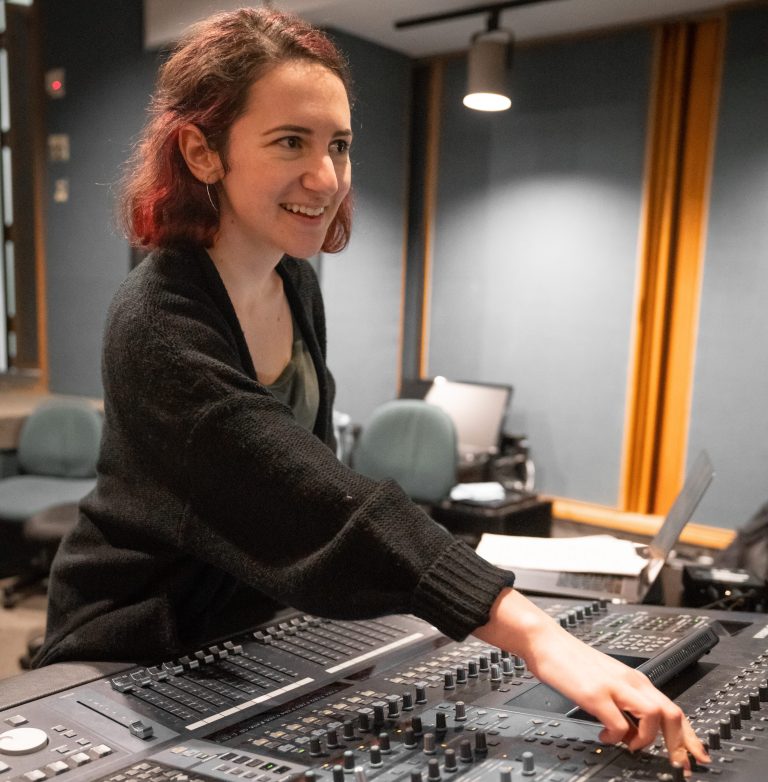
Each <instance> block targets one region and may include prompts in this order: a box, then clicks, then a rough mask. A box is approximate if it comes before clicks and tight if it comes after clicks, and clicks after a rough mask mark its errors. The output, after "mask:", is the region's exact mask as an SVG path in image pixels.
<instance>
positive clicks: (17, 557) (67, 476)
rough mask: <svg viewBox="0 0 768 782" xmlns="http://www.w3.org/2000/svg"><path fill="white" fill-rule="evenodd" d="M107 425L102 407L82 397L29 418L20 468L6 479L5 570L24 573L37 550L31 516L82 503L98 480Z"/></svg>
mask: <svg viewBox="0 0 768 782" xmlns="http://www.w3.org/2000/svg"><path fill="white" fill-rule="evenodd" d="M101 429H102V416H101V413H100V412H99V411H98V410H96V409H95V408H94V407H93V406H92V405H90V404H88V403H87V402H85V401H81V400H76V399H72V400H70V399H56V400H51V401H49V402H44V403H43V404H42V405H40V406H39V407H37V408H36V409H35V410H34V411H33V412H32V413H31V415H30V416H29V417H28V418H27V419H26V420H25V422H24V424H23V425H22V428H21V432H20V435H19V444H18V450H17V463H18V474H17V475H11V476H9V477H7V478H3V479H0V537H1V538H2V540H3V541H4V543H5V546H4V549H5V551H4V552H3V553H4V556H3V562H2V570H3V572H2V575H15V574H18V573H23V572H24V571H25V570H27V569H28V567H29V564H30V559H31V557H32V555H33V554H35V553H36V546H35V544H34V543H31V542H30V541H28V540H26V539H25V536H24V532H23V530H24V524H25V522H26V521H27V520H28V519H30V518H32V517H34V516H35V515H37V514H39V513H41V512H42V511H45V510H46V509H48V508H50V507H51V506H59V505H63V504H69V505H71V504H72V503H77V502H79V500H80V499H82V498H83V497H84V496H85V495H86V494H87V493H88V492H89V491H90V490H91V489H92V488H93V487H94V486H95V485H96V460H97V458H98V453H99V442H100V440H101Z"/></svg>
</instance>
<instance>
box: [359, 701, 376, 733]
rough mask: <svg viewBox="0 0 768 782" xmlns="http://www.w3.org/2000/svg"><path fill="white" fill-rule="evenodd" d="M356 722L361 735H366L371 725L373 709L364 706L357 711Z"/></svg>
mask: <svg viewBox="0 0 768 782" xmlns="http://www.w3.org/2000/svg"><path fill="white" fill-rule="evenodd" d="M357 721H358V725H359V727H360V731H361V732H362V733H367V732H368V731H369V730H370V729H371V725H372V724H373V709H369V708H368V707H367V706H364V707H363V708H362V709H358V711H357Z"/></svg>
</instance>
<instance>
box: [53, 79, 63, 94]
mask: <svg viewBox="0 0 768 782" xmlns="http://www.w3.org/2000/svg"><path fill="white" fill-rule="evenodd" d="M51 89H52V90H55V91H56V92H58V91H59V90H60V89H61V82H60V81H59V80H58V79H56V81H52V82H51Z"/></svg>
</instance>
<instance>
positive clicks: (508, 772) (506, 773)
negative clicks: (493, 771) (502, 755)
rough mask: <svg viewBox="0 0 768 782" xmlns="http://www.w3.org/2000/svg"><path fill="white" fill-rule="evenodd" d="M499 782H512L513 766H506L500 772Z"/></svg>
mask: <svg viewBox="0 0 768 782" xmlns="http://www.w3.org/2000/svg"><path fill="white" fill-rule="evenodd" d="M499 782H512V768H511V766H504V767H503V768H502V769H501V771H499Z"/></svg>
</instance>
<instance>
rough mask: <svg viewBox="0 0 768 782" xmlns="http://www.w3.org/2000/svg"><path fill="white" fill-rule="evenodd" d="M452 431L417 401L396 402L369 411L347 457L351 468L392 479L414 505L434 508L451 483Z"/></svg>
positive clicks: (436, 411)
mask: <svg viewBox="0 0 768 782" xmlns="http://www.w3.org/2000/svg"><path fill="white" fill-rule="evenodd" d="M457 460H458V451H457V445H456V429H455V427H454V425H453V421H451V419H450V417H449V416H448V414H447V413H445V412H444V411H443V410H441V409H440V408H439V407H436V406H435V405H430V404H429V403H428V402H424V401H422V400H420V399H397V400H394V401H392V402H386V403H385V404H383V405H381V406H380V407H378V408H376V410H374V412H373V415H372V416H371V418H370V420H369V421H368V423H367V424H366V425H365V426H364V427H363V430H362V432H361V433H360V437H359V439H358V442H357V445H356V446H355V451H354V453H353V466H354V468H355V469H356V470H357V471H358V472H360V473H362V474H363V475H367V476H369V477H371V478H376V479H377V480H382V479H385V478H393V479H394V480H396V481H397V482H398V483H399V484H400V486H402V488H403V490H404V491H405V493H406V494H407V495H408V496H409V497H411V498H412V499H414V500H416V501H419V502H430V503H434V502H439V501H440V500H443V499H445V498H446V497H447V495H448V493H449V492H450V490H451V487H452V486H453V485H454V484H455V483H456V467H457Z"/></svg>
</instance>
